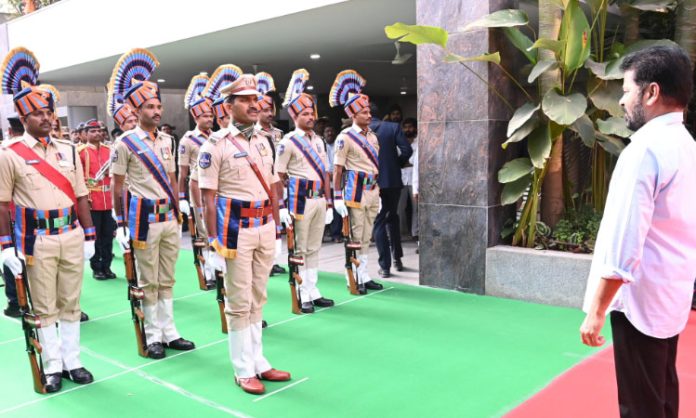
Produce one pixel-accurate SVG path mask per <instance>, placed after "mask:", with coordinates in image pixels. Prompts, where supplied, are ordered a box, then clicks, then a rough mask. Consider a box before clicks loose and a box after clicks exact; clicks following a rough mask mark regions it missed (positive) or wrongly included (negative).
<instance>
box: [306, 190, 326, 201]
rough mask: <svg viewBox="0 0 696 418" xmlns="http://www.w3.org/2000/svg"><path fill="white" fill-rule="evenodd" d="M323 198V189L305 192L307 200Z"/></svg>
mask: <svg viewBox="0 0 696 418" xmlns="http://www.w3.org/2000/svg"><path fill="white" fill-rule="evenodd" d="M321 197H324V189H321V190H311V189H310V190H307V199H319V198H321Z"/></svg>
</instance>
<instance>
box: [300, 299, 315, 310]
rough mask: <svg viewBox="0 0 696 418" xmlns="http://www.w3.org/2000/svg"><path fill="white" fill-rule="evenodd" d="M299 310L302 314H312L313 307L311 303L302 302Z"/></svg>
mask: <svg viewBox="0 0 696 418" xmlns="http://www.w3.org/2000/svg"><path fill="white" fill-rule="evenodd" d="M300 310H301V311H302V313H314V305H312V302H302V306H301V307H300Z"/></svg>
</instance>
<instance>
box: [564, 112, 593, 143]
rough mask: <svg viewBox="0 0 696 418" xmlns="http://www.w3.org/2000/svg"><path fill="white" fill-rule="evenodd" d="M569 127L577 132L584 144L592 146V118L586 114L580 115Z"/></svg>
mask: <svg viewBox="0 0 696 418" xmlns="http://www.w3.org/2000/svg"><path fill="white" fill-rule="evenodd" d="M570 129H572V130H573V131H575V132H577V133H578V135H580V139H582V143H583V144H585V146H587V147H589V148H592V147H593V146H594V143H595V128H594V123H592V119H590V117H589V116H587V115H582V116H581V117H580V118H578V120H576V121H575V122H573V124H572V125H570Z"/></svg>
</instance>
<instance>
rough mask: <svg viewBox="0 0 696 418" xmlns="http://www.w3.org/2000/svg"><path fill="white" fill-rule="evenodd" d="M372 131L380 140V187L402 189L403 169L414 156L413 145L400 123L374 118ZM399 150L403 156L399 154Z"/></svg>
mask: <svg viewBox="0 0 696 418" xmlns="http://www.w3.org/2000/svg"><path fill="white" fill-rule="evenodd" d="M370 129H372V130H373V131H374V132H375V134H376V135H377V139H378V140H379V180H378V183H379V187H380V188H383V189H385V188H388V187H402V186H403V183H402V182H401V167H403V166H404V165H406V163H408V159H409V158H410V157H411V154H413V149H412V148H411V144H409V143H408V140H406V136H405V135H404V132H403V131H402V130H401V126H399V124H398V123H395V122H386V121H383V120H379V119H376V118H372V122H370ZM397 149H398V150H399V152H400V153H401V154H398V153H397Z"/></svg>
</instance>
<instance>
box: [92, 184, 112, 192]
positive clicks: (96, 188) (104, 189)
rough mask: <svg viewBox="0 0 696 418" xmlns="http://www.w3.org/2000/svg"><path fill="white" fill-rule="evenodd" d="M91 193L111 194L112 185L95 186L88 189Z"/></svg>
mask: <svg viewBox="0 0 696 418" xmlns="http://www.w3.org/2000/svg"><path fill="white" fill-rule="evenodd" d="M88 190H89V191H90V192H105V193H106V192H109V191H111V185H106V184H105V185H102V186H94V187H90V188H88Z"/></svg>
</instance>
